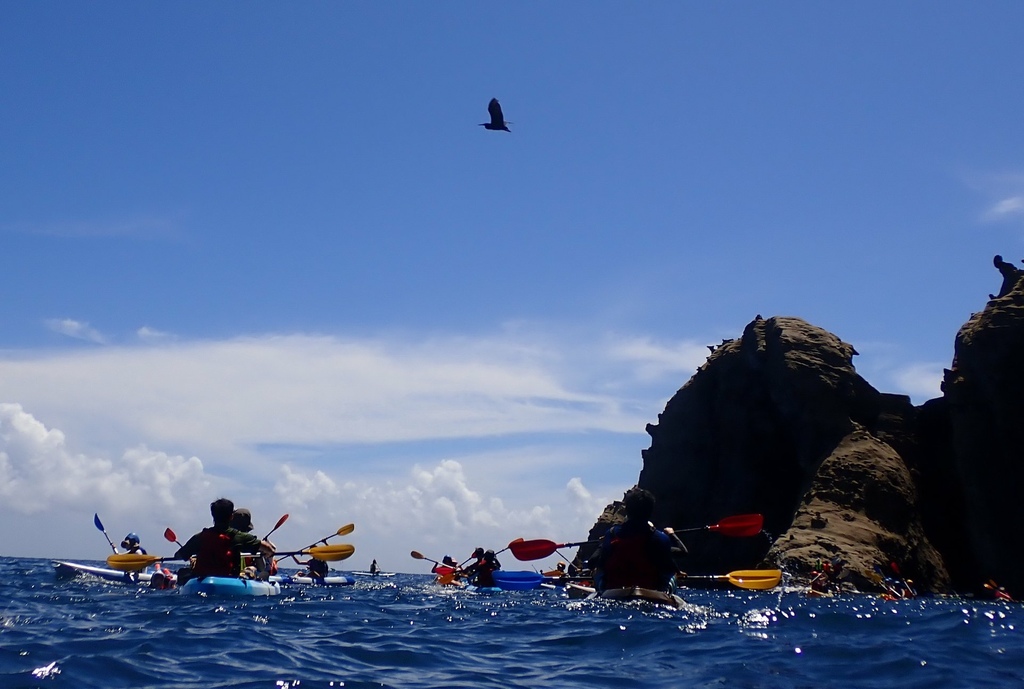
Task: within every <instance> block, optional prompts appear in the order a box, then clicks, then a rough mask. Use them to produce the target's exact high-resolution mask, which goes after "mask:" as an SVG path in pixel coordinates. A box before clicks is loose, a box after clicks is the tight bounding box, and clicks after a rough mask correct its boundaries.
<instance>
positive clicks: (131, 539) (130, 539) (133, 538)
mask: <svg viewBox="0 0 1024 689" xmlns="http://www.w3.org/2000/svg"><path fill="white" fill-rule="evenodd" d="M139 543H140V540H139V535H138V534H137V533H135V532H134V531H133V532H132V533H130V534H128V535H127V536H125V537H124V540H123V541H121V547H122V548H128V547H131V546H133V545H138V544H139Z"/></svg>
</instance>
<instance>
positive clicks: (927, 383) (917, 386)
mask: <svg viewBox="0 0 1024 689" xmlns="http://www.w3.org/2000/svg"><path fill="white" fill-rule="evenodd" d="M942 371H943V366H942V364H912V365H910V366H906V367H904V368H901V369H899V370H897V371H895V372H894V373H893V376H892V377H893V380H894V381H895V383H896V392H901V393H903V394H905V395H910V396H911V397H913V398H914V399H916V400H920V402H924V401H927V400H930V399H934V398H936V397H941V396H942V389H941V387H940V386H941V385H942ZM920 402H919V403H920Z"/></svg>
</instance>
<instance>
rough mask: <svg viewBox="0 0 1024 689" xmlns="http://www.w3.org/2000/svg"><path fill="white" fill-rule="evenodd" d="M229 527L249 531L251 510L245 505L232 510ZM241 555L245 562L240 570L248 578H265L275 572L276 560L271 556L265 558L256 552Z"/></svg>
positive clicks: (251, 527) (250, 529) (251, 526)
mask: <svg viewBox="0 0 1024 689" xmlns="http://www.w3.org/2000/svg"><path fill="white" fill-rule="evenodd" d="M231 528H232V529H238V530H239V531H243V532H245V533H251V532H252V530H253V525H252V512H250V511H249V510H248V509H247V508H245V507H239V508H238V509H237V510H235V511H234V512H232V513H231ZM271 545H273V544H271ZM243 557H244V559H245V564H244V566H243V568H242V572H243V574H244V575H245V576H247V577H248V578H250V579H266V578H267V576H269V575H272V574H277V561H276V560H274V559H273V558H267V557H265V556H263V555H260V554H258V553H256V552H251V553H247V554H246V555H245V556H243Z"/></svg>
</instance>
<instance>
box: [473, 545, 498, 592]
mask: <svg viewBox="0 0 1024 689" xmlns="http://www.w3.org/2000/svg"><path fill="white" fill-rule="evenodd" d="M499 569H501V563H500V562H498V556H497V555H496V554H495V553H494V551H493V550H486V551H484V554H483V557H481V558H480V559H479V560H478V561H477V562H474V563H473V564H471V565H470V566H469V567H467V568H466V576H468V577H469V583H471V584H473V585H474V586H477V587H479V588H489V587H492V586H495V583H494V572H495V571H496V570H499Z"/></svg>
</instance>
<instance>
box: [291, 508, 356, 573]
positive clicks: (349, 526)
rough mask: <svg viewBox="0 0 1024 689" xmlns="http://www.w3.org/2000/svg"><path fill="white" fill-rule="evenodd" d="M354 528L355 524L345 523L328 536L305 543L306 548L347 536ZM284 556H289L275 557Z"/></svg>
mask: <svg viewBox="0 0 1024 689" xmlns="http://www.w3.org/2000/svg"><path fill="white" fill-rule="evenodd" d="M285 516H288V515H285ZM355 530H356V525H355V524H346V525H345V526H342V527H339V528H338V530H337V531H335V532H334V533H332V534H331V535H330V536H324V537H323V538H321V539H320V540H319V541H317V542H316V543H311V544H309V545H307V546H306V547H307V548H314V547H316V544H317V543H323V544H324V545H327V540H328V539H330V538H334V537H335V536H347V535H348V534H350V533H352V532H353V531H355ZM286 557H289V556H288V555H286V556H285V557H279V558H276V559H277V561H278V562H280V561H281V560H283V559H285V558H286Z"/></svg>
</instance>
